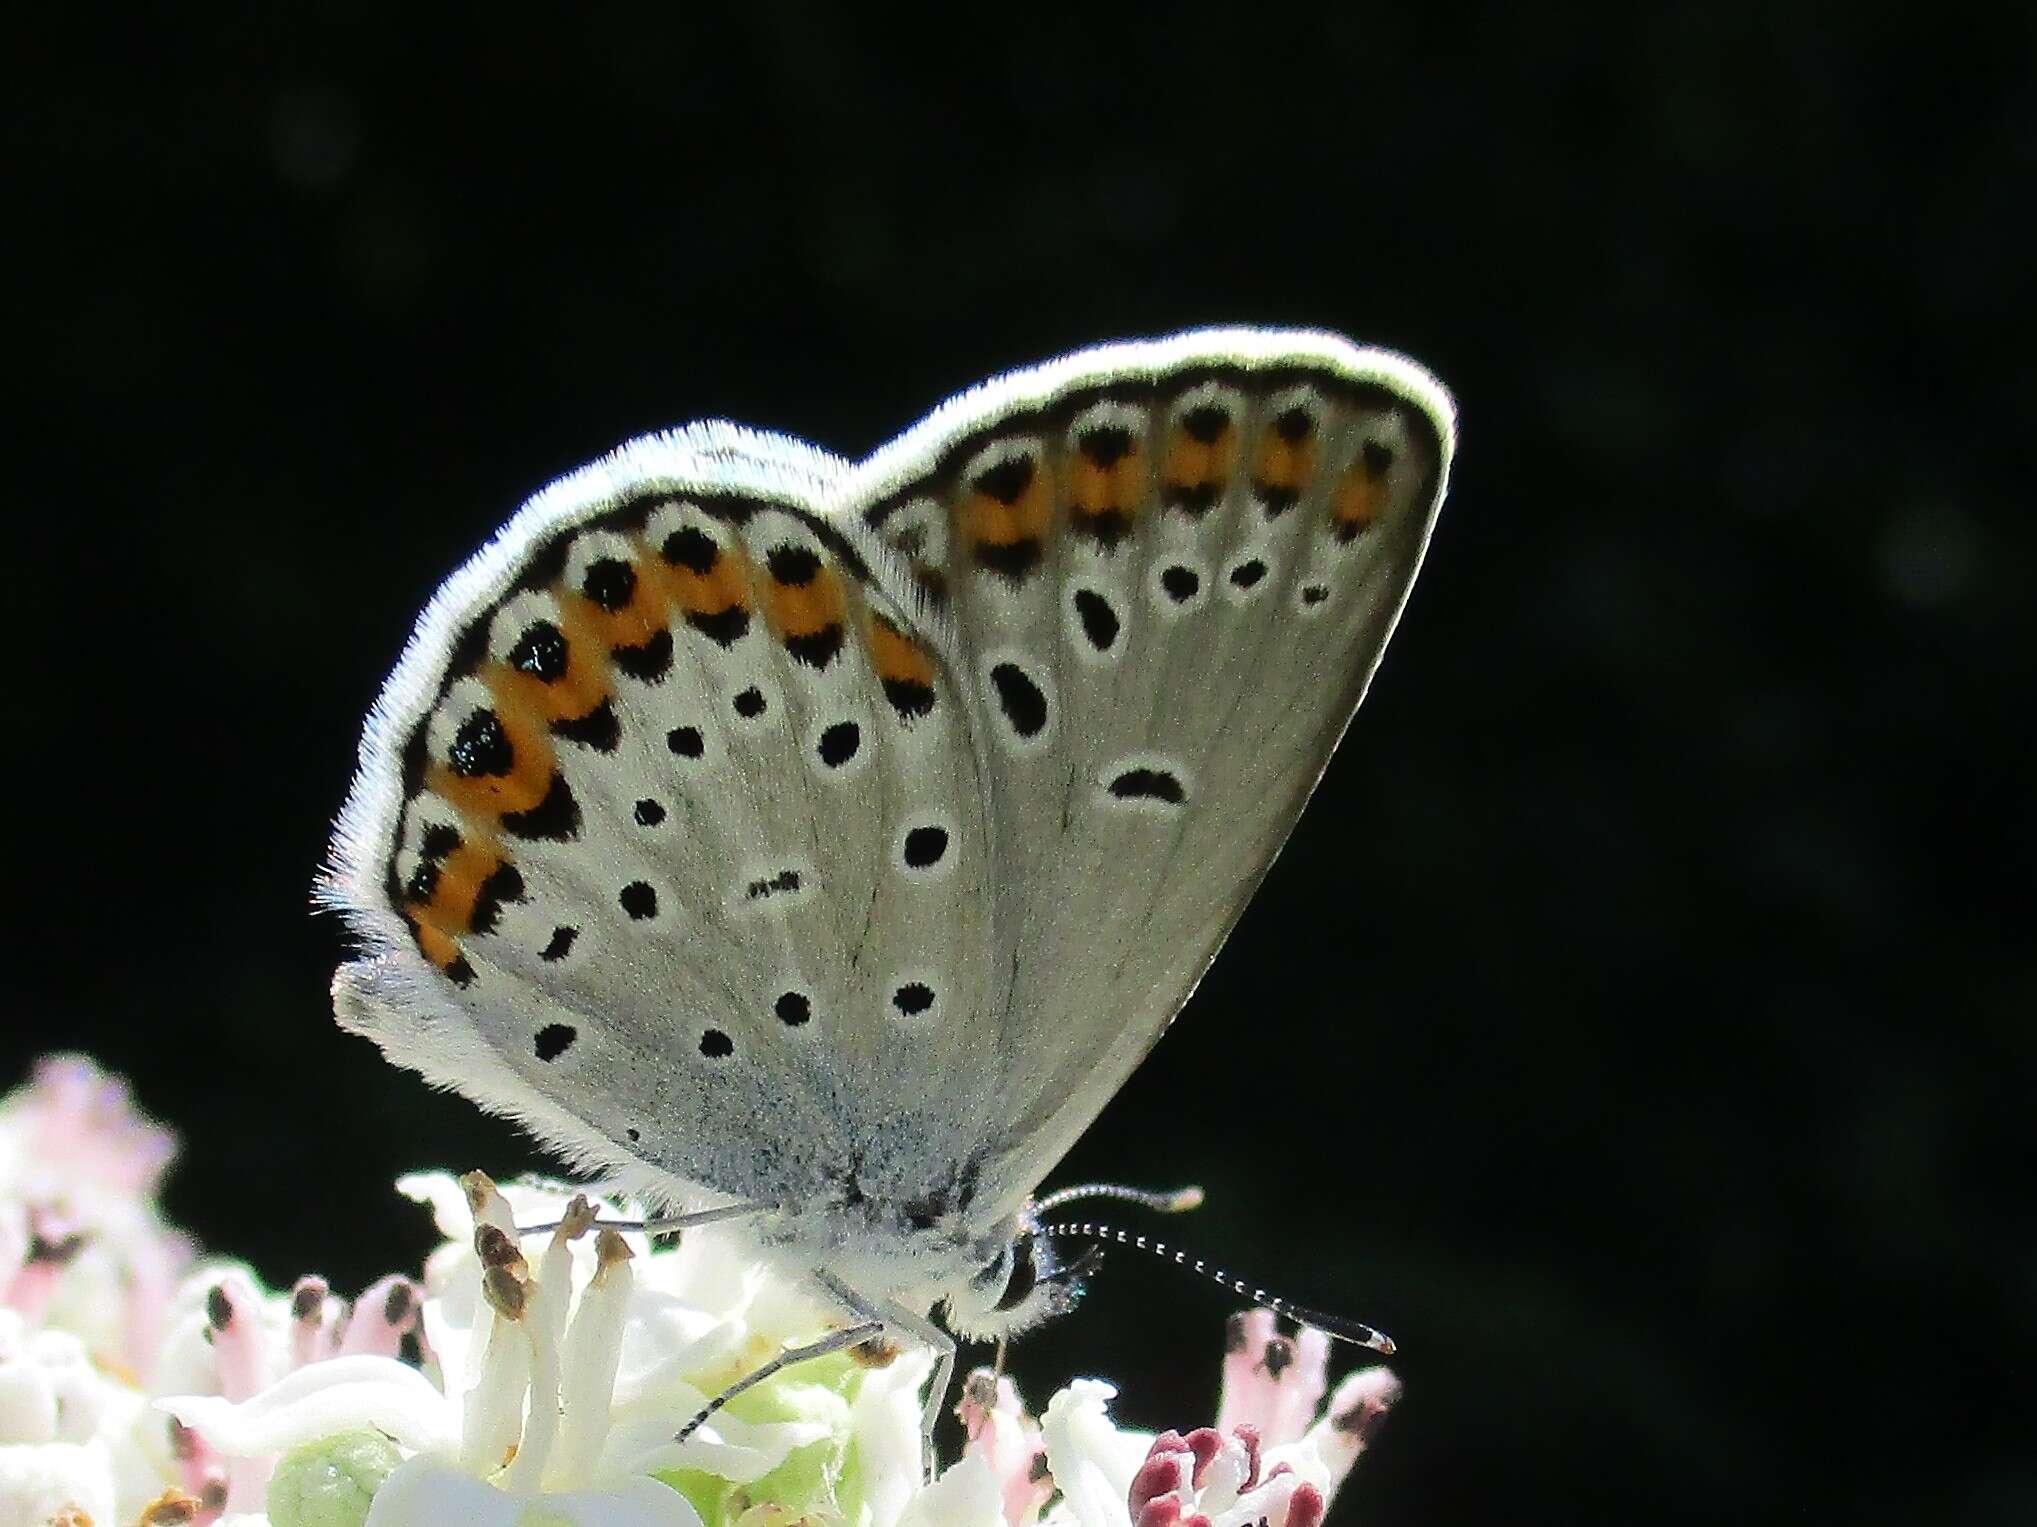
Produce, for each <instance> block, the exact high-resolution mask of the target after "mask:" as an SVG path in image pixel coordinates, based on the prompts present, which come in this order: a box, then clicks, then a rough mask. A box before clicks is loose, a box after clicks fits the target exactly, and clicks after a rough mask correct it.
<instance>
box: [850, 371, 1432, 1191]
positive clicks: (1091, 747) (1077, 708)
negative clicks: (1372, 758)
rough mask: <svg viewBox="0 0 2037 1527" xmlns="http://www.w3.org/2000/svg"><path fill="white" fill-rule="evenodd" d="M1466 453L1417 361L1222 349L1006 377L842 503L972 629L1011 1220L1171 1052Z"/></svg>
mask: <svg viewBox="0 0 2037 1527" xmlns="http://www.w3.org/2000/svg"><path fill="white" fill-rule="evenodd" d="M1451 441H1452V414H1451V407H1450V403H1449V400H1448V398H1447V396H1446V395H1445V394H1444V393H1443V391H1442V389H1441V388H1440V387H1439V386H1438V385H1437V384H1436V383H1435V382H1434V381H1433V380H1432V379H1431V378H1430V377H1428V376H1427V374H1426V373H1424V372H1422V371H1421V370H1420V369H1419V368H1417V367H1415V366H1413V365H1412V364H1410V363H1408V362H1406V361H1403V360H1401V359H1399V358H1398V357H1393V356H1389V355H1386V354H1383V353H1381V352H1378V351H1367V350H1360V349H1357V348H1356V347H1354V346H1352V345H1350V344H1348V343H1346V342H1345V341H1343V340H1341V339H1338V338H1336V337H1334V336H1328V335H1319V334H1307V333H1279V332H1269V331H1256V330H1216V331H1206V332H1200V333H1189V334H1183V335H1178V336H1176V337H1174V338H1172V339H1169V340H1164V341H1159V342H1155V343H1150V344H1129V345H1114V346H1106V347H1101V348H1098V349H1095V350H1091V351H1085V352H1082V353H1080V354H1078V355H1075V356H1072V357H1069V358H1067V359H1066V360H1063V361H1060V362H1055V363H1052V364H1050V365H1048V366H1045V367H1042V368H1039V369H1037V370H1034V371H1030V372H1022V373H1018V374H1016V375H1013V376H1009V377H1005V378H1002V379H1000V380H999V381H996V382H993V383H991V384H989V385H987V386H985V387H983V388H980V389H978V390H977V391H975V392H973V393H970V394H967V395H965V396H963V397H961V398H958V399H957V400H955V401H954V402H953V403H951V404H949V405H947V406H946V407H944V408H943V409H941V410H939V411H937V412H936V413H935V414H934V415H933V416H932V417H931V418H929V419H928V421H927V422H926V423H925V424H924V425H922V426H920V427H919V428H917V429H916V430H914V431H913V432H911V433H910V434H908V435H907V436H905V437H904V438H902V439H901V440H899V441H898V442H896V443H895V444H894V445H892V446H890V447H887V448H886V449H885V450H883V451H881V452H879V453H878V454H877V455H876V456H875V457H873V458H872V459H871V460H870V461H869V462H867V463H865V464H864V465H863V466H861V467H860V468H858V469H857V471H856V472H855V473H854V474H852V475H851V476H850V477H848V478H846V479H844V480H842V481H841V482H840V483H838V484H837V487H836V492H837V495H838V501H839V502H842V503H843V504H845V505H846V506H848V507H849V508H851V509H852V510H853V511H854V512H857V513H860V514H861V515H862V516H863V518H864V520H865V522H866V523H867V524H868V525H869V526H870V527H871V529H872V530H874V531H875V532H876V533H877V534H878V535H879V536H880V537H882V538H883V539H884V541H885V542H886V543H887V544H889V545H890V546H892V547H893V548H895V549H896V551H897V552H898V554H899V555H900V556H901V557H903V558H905V559H906V560H907V561H908V562H910V563H911V565H912V568H913V571H914V575H915V576H916V578H917V579H918V581H919V582H920V584H921V585H922V587H923V588H924V589H925V590H926V591H927V594H928V597H929V598H930V599H931V600H933V601H935V602H937V603H938V604H939V605H940V606H941V607H942V608H943V609H944V611H945V612H946V614H947V616H948V618H949V620H950V621H951V623H952V632H951V636H950V638H949V640H950V641H951V643H952V648H951V659H952V663H953V666H954V668H955V670H956V672H957V674H958V676H959V678H960V681H961V682H962V683H963V684H964V685H965V686H966V687H967V690H968V699H969V702H970V704H971V706H972V708H973V709H974V711H975V713H976V717H977V720H976V726H975V730H976V732H977V734H978V739H979V748H980V751H981V753H982V757H983V768H984V771H985V773H986V776H987V781H988V787H989V796H990V836H991V843H990V852H991V856H992V860H993V865H994V871H993V881H992V887H991V892H992V898H993V899H992V912H991V917H992V925H993V927H992V931H993V943H994V946H995V948H996V949H997V951H998V960H997V965H996V968H995V969H994V970H993V971H992V972H991V976H992V979H993V982H994V985H993V987H992V988H991V990H990V991H989V992H988V993H987V994H986V1001H985V1007H986V1009H987V1011H986V1022H987V1023H988V1025H989V1027H990V1028H991V1029H992V1030H993V1031H994V1033H995V1036H996V1037H995V1053H994V1063H995V1065H996V1067H997V1069H998V1073H999V1077H1000V1087H999V1092H998V1097H999V1100H1000V1102H999V1107H998V1109H997V1111H996V1113H995V1115H994V1118H995V1120H996V1121H997V1122H996V1124H995V1127H994V1128H992V1129H987V1131H986V1132H987V1133H988V1134H989V1135H990V1138H989V1139H987V1140H986V1142H985V1164H984V1170H983V1174H982V1178H981V1183H980V1191H979V1198H978V1205H979V1211H980V1212H981V1213H982V1214H983V1215H985V1216H986V1217H987V1216H990V1215H994V1214H996V1213H1000V1212H1004V1211H1007V1210H1009V1209H1011V1208H1012V1207H1014V1206H1015V1205H1016V1204H1017V1203H1018V1202H1019V1201H1020V1200H1021V1199H1023V1197H1024V1196H1025V1195H1026V1194H1027V1193H1029V1192H1030V1191H1031V1190H1032V1188H1033V1187H1034V1186H1035V1185H1036V1184H1037V1183H1038V1181H1039V1179H1040V1178H1041V1177H1042V1176H1043V1175H1044V1174H1045V1173H1046V1172H1047V1171H1048V1170H1049V1169H1050V1168H1051V1166H1052V1165H1053V1163H1054V1162H1055V1161H1057V1160H1058V1159H1059V1158H1060V1157H1061V1155H1062V1154H1063V1153H1064V1152H1065V1151H1066V1150H1067V1149H1068V1147H1069V1146H1070V1145H1071V1144H1072V1143H1073V1142H1074V1140H1075V1138H1076V1137H1077V1136H1078V1135H1079V1134H1080V1133H1081V1132H1082V1130H1083V1129H1084V1128H1085V1127H1086V1126H1087V1125H1088V1123H1089V1122H1090V1120H1091V1119H1092V1118H1094V1116H1095V1115H1096V1113H1097V1111H1098V1110H1099V1109H1100V1108H1101V1107H1102V1106H1103V1104H1104V1103H1105V1102H1106V1101H1107V1100H1108V1099H1109V1097H1110V1096H1111V1095H1112V1093H1114V1092H1115V1091H1116V1090H1117V1088H1118V1087H1119V1085H1120V1084H1121V1083H1122V1082H1123V1081H1124V1079H1125V1077H1126V1075H1127V1074H1128V1073H1129V1072H1130V1071H1131V1069H1132V1068H1133V1067H1134V1066H1135V1065H1136V1064H1137V1063H1138V1061H1139V1060H1140V1059H1141V1058H1142V1057H1143V1056H1144V1055H1145V1054H1146V1052H1147V1051H1148V1050H1149V1049H1150V1048H1151V1047H1152V1045H1153V1043H1154V1042H1155V1040H1157V1039H1158V1037H1159V1035H1160V1033H1161V1031H1162V1030H1163V1029H1165V1027H1166V1026H1167V1024H1168V1023H1169V1021H1170V1020H1171V1019H1172V1018H1173V1016H1174V1014H1175V1013H1176V1012H1177V1011H1178V1010H1179V1009H1180V1007H1181V1005H1182V1004H1183V1003H1184V1002H1185V1001H1186V1000H1187V998H1188V995H1189V993H1190V992H1191V991H1192V989H1193V988H1194V986H1195V984H1196V982H1197V981H1198V980H1199V979H1200V977H1201V975H1202V972H1203V971H1204V969H1205V968H1206V967H1207V965H1208V963H1209V961H1210V960H1211V959H1212V958H1213V957H1214V955H1215V953H1216V951H1217V949H1218V947H1219V946H1220V945H1221V944H1222V942H1223V940H1224V938H1225V937H1226V935H1227V934H1228V933H1229V931H1230V929H1231V926H1232V925H1233V923H1234V922H1235V921H1236V920H1237V918H1238V916H1239V915H1240V913H1241V912H1242V911H1243V909H1244V907H1245V905H1246V902H1247V901H1248V900H1249V898H1250V896H1251V893H1252V891H1253V889H1254V887H1255V886H1256V885H1257V884H1258V882H1259V880H1260V878H1261V877H1262V876H1263V875H1264V874H1265V872H1266V870H1267V868H1268V866H1269V865H1270V864H1271V862H1272V860H1273V857H1274V855H1275V854H1276V853H1277V852H1278V851H1279V849H1280V846H1281V844H1282V842H1283V841H1284V840H1285V839H1286V837H1287V835H1288V833H1289V831H1290V830H1291V829H1292V828H1293V826H1294V823H1295V820H1296V818H1297V816H1298V815H1299V813H1300V811H1301V809H1302V806H1303V804H1304V802H1305V801H1306V800H1307V798H1308V795H1309V793H1310V792H1311V790H1313V789H1314V787H1315V784H1316V781H1317V779H1318V778H1319V777H1320V776H1321V774H1322V772H1323V770H1324V768H1325V766H1326V765H1327V763H1328V761H1329V758H1330V754H1331V752H1332V750H1333V749H1334V748H1335V747H1336V744H1337V741H1338V739H1339V738H1340V737H1341V736H1342V734H1343V732H1344V729H1345V727H1346V725H1347V724H1348V723H1349V721H1350V718H1351V715H1352V713H1353V711H1354V710H1355V709H1356V707H1357V705H1358V703H1359V701H1360V699H1361V698H1362V697H1363V695H1364V692H1365V688H1366V686H1367V684H1368V682H1369V681H1370V679H1371V676H1372V673H1373V670H1374V668H1375V667H1376V666H1377V664H1378V662H1379V658H1380V655H1381V653H1382V651H1383V650H1384V648H1385V645H1386V641H1387V638H1388V637H1389V636H1390V635H1391V633H1392V630H1393V627H1394V624H1395V622H1396V620H1397V619H1398V617H1399V614H1400V611H1401V608H1402V605H1403V603H1404V602H1405V600H1406V598H1407V594H1408V589H1409V586H1410V584H1411V582H1412V580H1413V579H1414V576H1415V573H1416V570H1417V568H1418V567H1419V565H1420V562H1421V559H1422V554H1423V550H1424V548H1425V546H1426V544H1427V541H1428V537H1429V532H1430V528H1431V526H1432V524H1433V523H1434V519H1435V515H1436V511H1437V509H1438V507H1439V505H1440V503H1441V500H1442V495H1443V490H1444V484H1445V479H1446V476H1447V472H1448V465H1449V456H1450V450H1451ZM959 1060H960V1057H959V1056H958V1061H959ZM968 1063H969V1064H977V1063H978V1062H977V1060H976V1058H975V1057H971V1058H970V1059H969V1061H968Z"/></svg>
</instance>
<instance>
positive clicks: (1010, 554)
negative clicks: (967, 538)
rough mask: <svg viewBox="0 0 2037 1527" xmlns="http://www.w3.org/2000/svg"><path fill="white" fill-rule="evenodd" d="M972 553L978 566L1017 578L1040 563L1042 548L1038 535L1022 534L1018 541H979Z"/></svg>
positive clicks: (1023, 575)
mask: <svg viewBox="0 0 2037 1527" xmlns="http://www.w3.org/2000/svg"><path fill="white" fill-rule="evenodd" d="M971 555H972V556H974V557H975V559H976V565H977V566H978V567H981V568H983V569H985V570H987V571H989V572H993V573H997V574H1000V575H1002V576H1003V577H1006V578H1011V579H1014V580H1016V579H1020V578H1023V577H1025V575H1026V574H1027V573H1030V572H1031V571H1032V570H1033V569H1034V568H1036V567H1038V566H1039V565H1040V557H1041V555H1042V549H1041V546H1040V538H1039V537H1038V536H1021V537H1019V539H1018V540H1016V541H978V542H977V543H976V547H975V550H974V551H973V552H971Z"/></svg>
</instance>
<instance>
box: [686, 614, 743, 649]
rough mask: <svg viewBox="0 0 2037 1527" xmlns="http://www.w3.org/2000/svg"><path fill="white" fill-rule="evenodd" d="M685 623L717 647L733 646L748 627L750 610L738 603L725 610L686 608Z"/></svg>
mask: <svg viewBox="0 0 2037 1527" xmlns="http://www.w3.org/2000/svg"><path fill="white" fill-rule="evenodd" d="M686 624H687V625H689V626H691V627H693V629H694V630H696V631H698V632H699V633H700V634H701V635H702V636H704V637H706V638H707V639H708V640H709V641H711V642H713V643H714V644H715V645H716V646H718V647H733V646H734V645H735V644H736V643H737V642H738V641H740V640H741V639H742V636H743V633H744V632H746V631H748V630H749V629H750V612H749V611H748V610H746V609H744V608H743V607H742V606H741V605H739V604H732V605H730V606H729V607H728V608H727V609H725V610H708V611H704V612H703V611H700V610H688V611H687V612H686Z"/></svg>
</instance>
